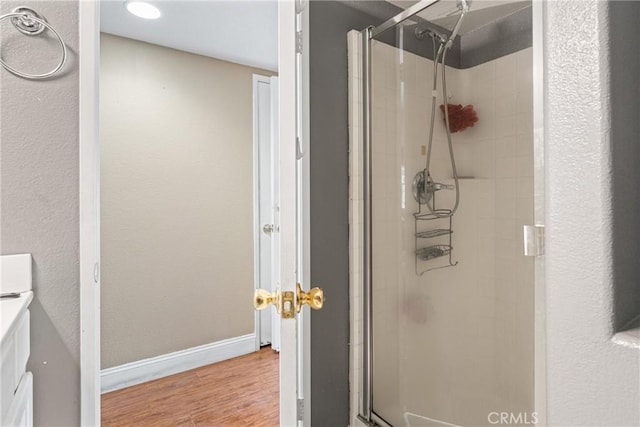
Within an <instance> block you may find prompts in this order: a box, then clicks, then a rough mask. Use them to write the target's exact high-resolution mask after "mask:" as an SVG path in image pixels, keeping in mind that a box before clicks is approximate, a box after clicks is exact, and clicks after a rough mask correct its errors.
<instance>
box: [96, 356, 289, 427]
mask: <svg viewBox="0 0 640 427" xmlns="http://www.w3.org/2000/svg"><path fill="white" fill-rule="evenodd" d="M278 370H279V365H278V354H277V353H275V352H274V351H273V350H271V348H269V347H265V348H263V349H261V350H260V351H258V352H255V353H251V354H248V355H246V356H241V357H237V358H235V359H230V360H225V361H224V362H220V363H216V364H213V365H208V366H204V367H202V368H198V369H194V370H192V371H187V372H183V373H180V374H176V375H172V376H170V377H166V378H161V379H159V380H155V381H151V382H148V383H145V384H140V385H137V386H133V387H129V388H125V389H122V390H117V391H114V392H111V393H106V394H103V395H102V425H103V426H104V427H123V426H149V427H170V426H180V427H183V426H184V427H187V426H191V427H208V426H220V427H236V426H238V427H244V426H256V427H274V426H278V425H279V388H280V387H279V386H280V385H279V373H278Z"/></svg>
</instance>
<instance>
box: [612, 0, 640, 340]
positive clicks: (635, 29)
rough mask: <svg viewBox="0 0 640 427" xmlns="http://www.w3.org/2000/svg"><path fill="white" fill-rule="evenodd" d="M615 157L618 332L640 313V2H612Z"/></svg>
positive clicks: (614, 189) (614, 188) (616, 311)
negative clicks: (639, 47)
mask: <svg viewBox="0 0 640 427" xmlns="http://www.w3.org/2000/svg"><path fill="white" fill-rule="evenodd" d="M609 19H610V22H611V25H610V27H609V40H610V43H609V46H610V47H611V52H610V55H611V76H612V77H611V81H610V84H611V87H610V90H611V139H612V144H611V161H612V168H613V170H614V172H615V173H614V175H613V182H612V186H613V209H614V211H613V237H614V241H615V242H616V244H615V246H614V247H613V254H614V274H615V277H614V279H615V280H614V284H615V288H614V304H615V310H614V312H615V318H614V325H615V328H616V330H620V329H622V328H624V327H625V326H626V325H627V324H628V323H629V322H631V321H632V319H633V318H634V317H636V316H638V315H639V314H640V286H639V285H638V284H639V283H640V280H639V278H640V262H638V260H639V259H640V221H638V220H637V218H638V212H640V197H638V195H639V194H640V190H639V189H638V183H640V167H638V164H639V163H640V120H638V117H639V116H640V79H638V73H639V70H640V50H638V47H637V44H638V41H640V26H638V23H639V22H640V4H638V2H636V1H615V2H611V3H610V8H609Z"/></svg>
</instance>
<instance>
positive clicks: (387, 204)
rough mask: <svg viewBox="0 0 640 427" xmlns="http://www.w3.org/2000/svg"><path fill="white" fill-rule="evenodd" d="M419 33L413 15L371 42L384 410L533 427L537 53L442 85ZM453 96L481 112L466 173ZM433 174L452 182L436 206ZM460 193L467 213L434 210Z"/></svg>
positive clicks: (375, 372)
mask: <svg viewBox="0 0 640 427" xmlns="http://www.w3.org/2000/svg"><path fill="white" fill-rule="evenodd" d="M427 10H428V9H427ZM416 27H418V28H420V22H419V21H417V20H414V21H405V22H404V23H401V24H399V25H398V26H397V27H396V28H395V29H394V30H391V31H390V32H393V33H394V34H393V35H391V36H389V35H388V34H384V35H381V36H380V37H377V38H376V37H374V38H373V40H372V41H371V54H370V55H371V69H370V70H371V85H370V87H371V92H370V96H371V109H370V114H371V135H370V144H371V145H370V152H371V156H370V158H371V186H370V192H371V194H370V197H371V199H370V200H371V212H370V215H371V249H370V250H371V273H370V274H371V307H370V310H371V317H370V318H371V349H372V351H371V396H370V397H371V410H372V417H373V419H374V420H375V421H376V422H378V423H379V424H385V423H386V424H389V425H393V426H452V425H453V426H488V425H495V424H496V423H497V422H504V420H505V419H508V420H509V423H510V424H512V425H513V424H516V425H526V424H532V423H534V422H535V421H537V420H536V417H537V415H536V414H535V412H534V411H535V404H534V390H535V387H534V341H535V336H534V333H535V313H534V300H535V295H534V278H535V274H534V258H531V257H525V256H524V253H523V249H522V248H523V233H522V229H523V226H524V225H527V224H533V223H534V217H533V216H534V167H533V165H534V152H533V151H534V150H533V148H534V145H533V124H532V123H533V101H532V93H533V87H532V85H533V78H532V70H533V65H532V64H533V63H532V48H531V47H528V48H525V49H520V50H517V51H515V52H513V53H510V54H507V55H504V56H500V57H498V58H495V59H491V60H487V61H484V62H482V63H480V64H478V65H475V66H472V67H468V68H462V67H461V66H460V64H456V63H455V61H451V65H447V66H446V67H441V66H438V70H437V73H438V82H439V84H438V90H437V91H436V92H434V91H433V86H432V82H433V75H434V69H435V66H434V61H433V59H432V58H433V52H434V49H433V46H436V49H435V51H437V43H436V42H437V41H433V40H432V39H431V38H429V37H430V36H427V37H426V38H423V39H417V38H416V36H415V34H416ZM420 43H422V45H420ZM443 68H445V69H444V71H445V72H446V79H447V89H448V91H447V94H446V100H445V97H444V96H443V94H442V86H441V78H442V77H441V73H442V71H443ZM432 96H435V97H436V111H435V121H434V124H433V130H432V125H431V113H432V111H431V104H432V103H431V100H432ZM445 104H450V105H451V106H450V107H449V108H450V109H451V111H454V113H455V111H456V108H457V107H456V106H458V105H459V106H461V107H460V108H458V110H459V111H461V110H463V109H464V107H467V106H472V109H473V111H474V112H475V114H476V115H477V119H478V120H477V122H474V123H473V124H472V125H469V126H468V127H466V128H464V129H463V130H460V129H458V131H457V132H454V133H452V134H451V138H452V146H453V157H454V159H455V164H456V173H455V174H454V171H453V168H452V162H451V159H450V152H449V148H448V138H447V132H446V127H445V120H444V116H443V109H444V108H445V107H444V106H445ZM441 106H442V107H441ZM467 111H468V109H467ZM450 119H451V120H454V119H455V120H457V119H458V117H456V118H451V117H450ZM463 119H464V117H462V118H460V120H463ZM451 120H450V123H449V125H450V129H454V128H455V127H456V126H454V125H453V123H452V122H451ZM458 127H464V126H458ZM431 132H433V136H432V137H431V138H430V134H431ZM430 139H431V140H432V152H431V159H430V162H429V164H428V165H427V159H426V157H427V153H428V152H429V141H430ZM421 172H422V173H423V175H424V173H425V172H426V173H427V175H429V176H430V177H431V178H432V180H433V182H434V183H437V184H441V185H440V187H439V188H437V189H432V191H431V194H430V195H429V196H430V198H429V200H425V199H424V198H421V197H420V191H419V189H420V185H422V186H424V185H425V184H424V182H423V183H421V181H420V179H419V174H420V173H421ZM456 175H457V176H456ZM456 177H457V185H456V179H455V178H456ZM416 187H418V189H416ZM456 187H457V190H458V191H459V206H458V208H457V210H455V209H453V210H454V211H455V212H454V213H453V214H452V215H439V216H438V215H435V216H433V215H430V213H432V211H434V210H435V211H438V210H439V209H443V210H449V211H451V210H452V208H453V207H454V206H455V205H456ZM365 196H366V195H365ZM427 204H428V205H427ZM425 213H426V215H425ZM416 214H417V215H416ZM504 417H507V418H504Z"/></svg>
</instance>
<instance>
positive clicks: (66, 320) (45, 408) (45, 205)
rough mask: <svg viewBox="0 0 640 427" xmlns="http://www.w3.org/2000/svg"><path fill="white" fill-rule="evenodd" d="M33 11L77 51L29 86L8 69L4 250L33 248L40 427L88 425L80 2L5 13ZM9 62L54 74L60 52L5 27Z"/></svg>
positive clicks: (3, 102)
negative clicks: (83, 363)
mask: <svg viewBox="0 0 640 427" xmlns="http://www.w3.org/2000/svg"><path fill="white" fill-rule="evenodd" d="M18 5H20V6H22V5H25V6H30V7H33V8H34V9H36V10H37V11H38V12H40V13H41V14H42V15H44V16H45V17H46V18H47V20H48V21H49V22H50V23H51V24H52V25H53V26H54V27H55V28H56V30H57V31H59V32H60V34H61V35H62V37H63V38H64V40H65V42H66V44H67V47H68V48H69V58H68V65H67V66H66V68H65V72H64V73H63V74H62V75H61V76H59V77H57V78H55V79H53V80H49V81H28V80H23V79H20V78H18V77H15V76H13V75H11V74H9V73H8V72H6V71H5V70H0V90H1V95H0V109H1V111H0V117H1V120H2V128H1V133H0V139H1V159H2V160H1V162H2V163H1V169H0V170H1V175H0V180H1V184H0V185H1V194H2V214H1V221H2V222H1V230H2V236H1V239H2V240H1V251H2V254H12V253H22V252H31V253H32V254H33V259H34V271H33V274H34V275H33V277H34V282H33V286H34V291H35V300H34V301H33V303H32V304H31V307H30V309H31V337H32V339H31V358H30V361H29V366H28V369H29V370H31V371H32V372H33V374H34V402H35V425H48V426H73V425H78V424H79V422H80V365H79V357H80V343H79V340H80V330H79V329H80V314H79V303H80V293H79V269H78V249H79V224H78V72H77V69H78V65H77V59H78V58H77V46H78V17H77V16H78V3H77V2H75V1H56V2H48V1H43V2H33V1H20V2H14V1H3V2H2V5H1V12H2V13H6V12H8V11H10V10H11V9H13V8H14V7H16V6H18ZM0 42H1V43H2V56H3V58H4V59H5V60H7V62H10V63H11V64H16V68H18V69H21V70H25V71H31V72H44V71H48V70H49V69H51V68H53V67H54V66H55V64H56V63H57V62H56V61H58V59H59V55H60V51H59V50H58V49H59V48H58V47H57V46H56V43H57V42H56V41H55V40H54V39H51V38H45V37H40V38H27V37H26V36H23V35H21V34H19V33H18V32H17V31H15V30H14V28H13V27H12V26H11V25H8V24H6V21H5V23H3V25H2V33H1V37H0Z"/></svg>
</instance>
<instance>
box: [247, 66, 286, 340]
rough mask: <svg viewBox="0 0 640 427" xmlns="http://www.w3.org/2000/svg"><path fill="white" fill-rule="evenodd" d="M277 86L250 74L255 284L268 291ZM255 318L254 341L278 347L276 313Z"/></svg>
mask: <svg viewBox="0 0 640 427" xmlns="http://www.w3.org/2000/svg"><path fill="white" fill-rule="evenodd" d="M277 87H278V86H277V77H267V76H261V75H257V74H254V75H253V110H254V111H253V128H254V197H255V198H254V206H255V212H254V236H255V238H254V246H255V247H254V256H255V260H256V261H255V285H256V288H262V289H266V290H268V291H270V292H274V291H275V290H276V282H277V281H278V277H279V276H278V271H279V263H280V257H279V256H278V251H279V243H278V239H277V235H278V230H279V225H278V223H277V221H276V220H277V217H278V209H279V207H278V203H277V200H278V197H277V190H278V185H279V184H278V174H277V172H278V167H277V161H278V150H277V142H278V138H277V128H278V123H277V113H278V104H277ZM274 98H275V99H274ZM274 101H275V102H274ZM257 320H258V322H257V325H256V329H257V332H258V339H259V342H258V344H259V345H260V346H265V345H269V344H271V348H273V350H275V351H280V340H279V337H280V322H279V317H278V316H276V313H273V312H272V311H271V310H263V311H260V312H259V314H258V315H257Z"/></svg>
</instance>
